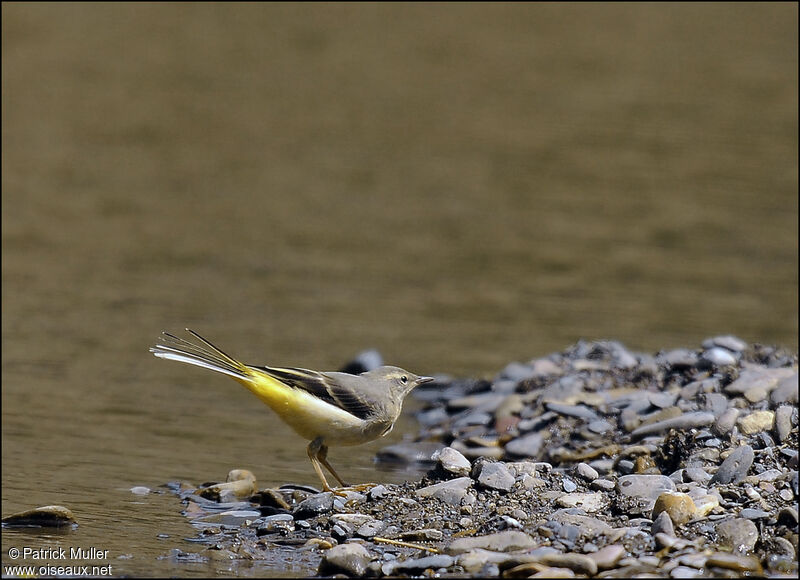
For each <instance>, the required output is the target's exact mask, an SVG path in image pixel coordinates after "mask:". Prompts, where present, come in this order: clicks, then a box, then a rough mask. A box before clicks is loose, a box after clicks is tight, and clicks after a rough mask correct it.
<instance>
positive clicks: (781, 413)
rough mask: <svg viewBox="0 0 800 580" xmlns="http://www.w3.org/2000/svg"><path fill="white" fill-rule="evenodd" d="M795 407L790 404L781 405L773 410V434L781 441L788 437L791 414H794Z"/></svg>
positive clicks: (790, 428)
mask: <svg viewBox="0 0 800 580" xmlns="http://www.w3.org/2000/svg"><path fill="white" fill-rule="evenodd" d="M796 413H797V408H796V407H794V406H791V405H781V406H780V407H778V410H777V411H775V434H776V435H777V436H778V440H779V441H780V442H781V443H783V442H784V441H786V439H788V438H789V433H791V432H792V415H793V414H794V415H795V416H796Z"/></svg>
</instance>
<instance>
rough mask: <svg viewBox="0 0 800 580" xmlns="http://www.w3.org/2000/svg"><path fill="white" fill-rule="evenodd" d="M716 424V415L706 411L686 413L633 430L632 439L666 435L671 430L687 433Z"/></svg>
mask: <svg viewBox="0 0 800 580" xmlns="http://www.w3.org/2000/svg"><path fill="white" fill-rule="evenodd" d="M713 422H714V414H713V413H708V412H706V411H696V412H693V413H684V414H682V415H681V416H680V417H674V418H672V419H666V420H664V421H658V422H657V423H653V424H651V425H643V426H641V427H638V428H636V429H634V430H633V432H632V433H631V437H632V438H633V439H637V438H640V437H644V436H645V435H653V434H656V433H664V432H665V431H669V430H670V429H677V430H679V431H686V430H689V429H692V428H694V427H705V426H706V425H711V423H713Z"/></svg>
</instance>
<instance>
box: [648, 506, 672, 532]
mask: <svg viewBox="0 0 800 580" xmlns="http://www.w3.org/2000/svg"><path fill="white" fill-rule="evenodd" d="M653 511H654V513H655V510H653ZM650 533H651V534H653V535H654V536H655V535H656V534H666V535H668V536H673V537H674V536H675V526H674V524H673V523H672V518H670V517H669V513H667V512H666V511H663V510H662V511H661V513H659V514H658V516H656V517H655V518H653V525H652V527H651V528H650Z"/></svg>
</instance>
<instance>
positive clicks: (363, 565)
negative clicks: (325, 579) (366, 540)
mask: <svg viewBox="0 0 800 580" xmlns="http://www.w3.org/2000/svg"><path fill="white" fill-rule="evenodd" d="M370 559H371V558H370V555H369V552H368V551H367V549H366V548H365V547H364V546H362V545H361V544H355V543H346V544H340V545H338V546H334V547H333V548H331V549H329V550H327V551H326V552H325V554H323V556H322V561H321V562H320V564H319V571H318V572H319V575H320V576H332V575H333V574H346V575H347V576H350V577H351V578H360V577H362V576H364V574H365V572H366V571H367V565H368V564H369V561H370Z"/></svg>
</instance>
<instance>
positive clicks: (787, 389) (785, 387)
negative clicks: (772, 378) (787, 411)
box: [770, 372, 797, 405]
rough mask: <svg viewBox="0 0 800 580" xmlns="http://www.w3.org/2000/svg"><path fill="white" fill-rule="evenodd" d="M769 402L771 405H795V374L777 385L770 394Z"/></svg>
mask: <svg viewBox="0 0 800 580" xmlns="http://www.w3.org/2000/svg"><path fill="white" fill-rule="evenodd" d="M770 401H772V404H773V405H780V404H781V403H789V404H790V405H797V372H795V373H794V374H793V375H790V376H788V377H786V378H784V379H782V380H781V381H780V382H779V383H778V386H777V387H776V388H775V390H774V391H772V393H770Z"/></svg>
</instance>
